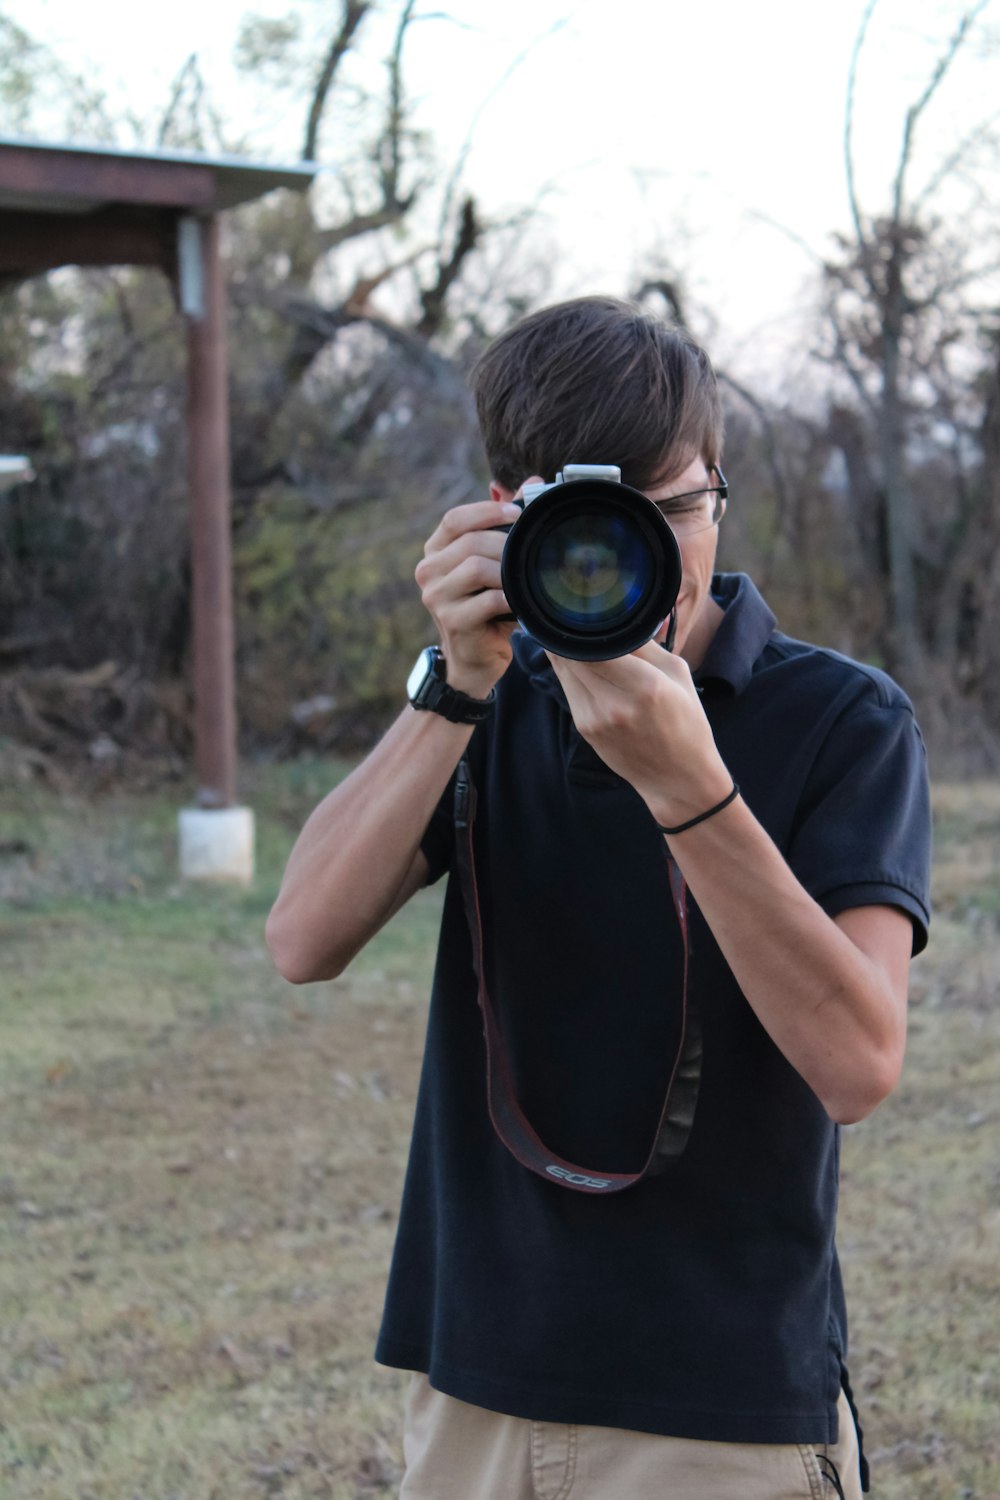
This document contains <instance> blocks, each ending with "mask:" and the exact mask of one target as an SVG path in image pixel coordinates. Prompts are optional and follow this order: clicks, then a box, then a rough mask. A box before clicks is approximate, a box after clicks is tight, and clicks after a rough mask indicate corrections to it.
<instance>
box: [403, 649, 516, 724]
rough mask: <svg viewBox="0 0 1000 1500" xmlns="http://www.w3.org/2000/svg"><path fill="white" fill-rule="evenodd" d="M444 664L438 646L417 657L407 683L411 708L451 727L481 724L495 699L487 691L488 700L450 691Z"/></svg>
mask: <svg viewBox="0 0 1000 1500" xmlns="http://www.w3.org/2000/svg"><path fill="white" fill-rule="evenodd" d="M446 671H447V664H446V662H445V659H444V653H443V652H442V650H441V648H440V646H428V647H427V648H426V649H425V650H424V651H422V652H421V653H420V656H419V657H418V659H417V665H416V666H415V667H414V669H413V673H412V674H411V677H410V682H409V683H408V685H407V687H408V696H409V699H410V703H411V704H412V705H413V707H414V708H417V709H426V710H428V711H429V712H430V713H434V714H440V715H441V717H442V718H443V719H448V720H450V721H451V723H452V724H481V723H482V722H483V720H484V719H488V718H489V716H490V714H491V713H492V712H493V703H494V700H495V698H496V692H495V690H494V689H492V688H491V689H490V695H489V697H488V698H471V697H470V696H469V694H468V693H463V692H461V691H460V690H459V689H458V688H453V687H452V686H451V684H450V683H449V682H448V681H447V680H446V676H445V673H446ZM415 679H416V681H415Z"/></svg>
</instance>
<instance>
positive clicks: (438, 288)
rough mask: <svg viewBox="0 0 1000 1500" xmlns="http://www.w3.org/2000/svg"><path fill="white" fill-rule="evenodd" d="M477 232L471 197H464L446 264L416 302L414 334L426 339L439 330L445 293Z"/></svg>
mask: <svg viewBox="0 0 1000 1500" xmlns="http://www.w3.org/2000/svg"><path fill="white" fill-rule="evenodd" d="M481 233H482V228H481V226H480V223H479V220H478V219H477V218H476V205H475V203H474V202H473V200H472V199H471V198H466V200H465V202H464V203H463V204H462V216H461V220H460V222H459V229H458V235H457V237H456V239H455V247H454V249H453V250H452V252H451V255H450V256H449V257H448V259H447V260H446V261H439V262H438V277H437V281H436V282H435V283H434V285H433V286H432V287H430V288H428V290H427V291H425V292H423V293H421V297H420V302H421V305H422V307H423V310H424V311H423V316H422V317H421V319H420V321H419V323H418V324H417V333H419V334H422V335H423V337H424V338H430V337H431V335H432V334H435V333H438V332H439V331H440V329H441V325H442V323H443V322H444V317H445V306H446V302H447V297H448V293H449V291H450V290H451V287H452V286H453V285H454V283H455V281H456V280H457V279H458V276H459V273H460V272H461V269H462V266H463V265H464V263H465V261H466V260H467V259H468V257H469V256H470V255H471V254H472V252H473V250H475V248H476V245H477V244H478V243H479V237H480V235H481Z"/></svg>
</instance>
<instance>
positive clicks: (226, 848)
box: [177, 807, 254, 885]
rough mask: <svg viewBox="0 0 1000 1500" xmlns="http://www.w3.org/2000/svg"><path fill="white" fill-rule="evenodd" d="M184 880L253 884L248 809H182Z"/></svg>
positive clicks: (251, 829) (251, 825) (251, 820)
mask: <svg viewBox="0 0 1000 1500" xmlns="http://www.w3.org/2000/svg"><path fill="white" fill-rule="evenodd" d="M177 822H178V833H179V839H180V865H181V875H182V877H183V878H184V879H185V880H217V881H222V882H225V881H230V882H233V883H234V884H239V885H249V884H250V882H251V881H252V880H253V864H254V817H253V809H252V808H249V807H211V808H205V807H184V808H181V811H180V813H179V814H178V819H177Z"/></svg>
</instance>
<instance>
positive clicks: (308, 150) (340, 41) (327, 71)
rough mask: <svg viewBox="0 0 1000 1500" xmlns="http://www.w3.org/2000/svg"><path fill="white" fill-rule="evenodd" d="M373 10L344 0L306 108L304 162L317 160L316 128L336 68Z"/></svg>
mask: <svg viewBox="0 0 1000 1500" xmlns="http://www.w3.org/2000/svg"><path fill="white" fill-rule="evenodd" d="M371 8H372V0H344V14H343V17H342V19H341V23H340V30H339V31H338V32H337V34H336V36H335V37H334V38H333V41H332V42H331V43H330V49H329V51H328V52H327V54H326V58H325V59H324V62H323V66H322V68H321V69H320V74H319V77H318V79H317V80H316V87H315V88H314V89H313V96H312V101H311V103H310V105H309V118H308V121H307V122H306V133H305V139H304V140H303V143H302V158H303V160H304V161H313V160H315V157H316V149H317V143H318V140H319V128H320V125H321V123H322V120H323V112H324V110H325V109H326V103H327V99H328V98H329V95H330V88H331V86H332V84H333V80H334V78H335V77H336V73H337V69H338V68H339V66H340V64H341V62H342V61H343V59H344V57H345V55H346V54H347V53H348V52H349V51H350V48H351V43H352V42H353V40H354V34H355V32H356V31H357V29H358V27H359V26H360V25H361V22H362V21H363V20H364V18H365V16H366V15H367V13H368V11H370V10H371Z"/></svg>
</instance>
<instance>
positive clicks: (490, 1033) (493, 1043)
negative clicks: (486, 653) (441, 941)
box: [454, 758, 702, 1193]
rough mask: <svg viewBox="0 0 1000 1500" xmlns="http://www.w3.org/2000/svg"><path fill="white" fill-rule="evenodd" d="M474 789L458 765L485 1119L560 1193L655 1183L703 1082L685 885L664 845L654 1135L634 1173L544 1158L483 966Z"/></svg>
mask: <svg viewBox="0 0 1000 1500" xmlns="http://www.w3.org/2000/svg"><path fill="white" fill-rule="evenodd" d="M475 817H476V788H475V783H474V782H473V780H472V772H471V770H470V767H469V764H468V761H467V760H466V759H464V758H463V759H462V761H461V762H460V764H459V767H458V771H457V773H456V778H455V806H454V821H455V859H456V867H457V871H458V877H459V881H460V884H461V889H462V899H463V903H464V906H465V916H466V921H467V922H468V925H469V934H470V936H471V939H472V963H473V968H474V970H475V974H476V980H477V983H478V986H479V994H478V999H479V1009H480V1012H481V1014H482V1023H483V1036H484V1038H485V1041H486V1094H487V1103H488V1106H489V1113H490V1119H491V1121H492V1122H493V1128H494V1130H495V1131H496V1133H497V1135H498V1136H499V1137H500V1139H501V1140H502V1141H503V1143H504V1145H505V1146H506V1147H507V1150H508V1151H510V1152H511V1153H512V1155H513V1156H515V1157H516V1158H517V1160H518V1161H519V1162H520V1163H521V1165H522V1166H525V1167H527V1168H528V1169H529V1171H532V1172H535V1173H536V1174H537V1175H538V1176H539V1177H544V1178H545V1179H546V1180H547V1181H548V1182H553V1183H555V1184H557V1186H559V1187H564V1188H571V1189H573V1191H575V1192H578V1193H620V1192H621V1191H622V1190H623V1189H624V1188H628V1187H631V1186H632V1185H633V1183H636V1182H641V1181H642V1179H643V1178H644V1177H654V1176H656V1175H657V1174H658V1173H660V1172H663V1171H664V1170H665V1169H666V1168H667V1167H669V1166H670V1164H671V1163H672V1162H674V1161H676V1160H677V1158H678V1157H679V1156H680V1154H681V1152H682V1151H683V1150H684V1147H685V1146H686V1145H687V1140H688V1136H689V1135H690V1132H691V1125H692V1122H693V1120H694V1110H695V1105H696V1103H697V1100H698V1085H699V1082H700V1079H701V1054H702V1047H701V1027H700V1024H699V1020H698V1014H697V1007H696V1005H695V1003H694V999H693V997H692V996H690V995H689V994H688V965H689V952H688V911H687V886H686V884H685V881H684V877H683V876H682V875H681V872H680V870H679V869H678V868H677V863H676V861H675V860H674V859H673V858H671V856H670V854H669V852H668V851H667V847H666V844H664V853H665V855H666V859H667V866H668V873H669V877H670V891H671V895H672V897H673V903H674V910H675V911H676V913H677V920H678V922H679V924H680V931H681V941H682V945H683V952H684V979H683V985H682V989H681V1030H680V1040H679V1042H678V1046H677V1052H676V1055H675V1057H674V1059H673V1062H672V1065H671V1066H670V1068H669V1081H668V1084H667V1092H666V1096H665V1097H664V1100H663V1108H662V1110H661V1111H660V1120H659V1124H658V1126H657V1129H656V1135H655V1137H654V1140H653V1144H652V1147H651V1148H650V1151H649V1155H648V1156H647V1158H646V1164H645V1166H644V1167H643V1168H642V1170H641V1171H639V1172H602V1171H599V1170H595V1169H594V1168H592V1167H581V1166H577V1165H576V1163H574V1162H570V1161H566V1160H564V1158H563V1157H561V1156H557V1155H556V1153H555V1152H554V1151H550V1150H549V1148H548V1146H546V1145H545V1143H544V1142H543V1141H542V1140H540V1139H539V1136H538V1134H537V1132H536V1131H535V1129H534V1128H533V1126H532V1125H531V1124H530V1122H529V1121H528V1120H527V1118H526V1117H525V1115H524V1113H523V1111H522V1109H521V1106H520V1104H519V1103H518V1100H517V1094H516V1091H515V1087H514V1076H513V1071H512V1069H511V1065H510V1058H509V1055H508V1052H507V1044H506V1042H505V1041H504V1037H503V1032H502V1031H501V1029H500V1025H499V1022H498V1021H497V1017H496V1013H495V1011H494V1009H493V1004H492V1001H491V1000H490V997H489V994H488V993H487V989H486V977H485V972H484V962H483V921H482V913H481V911H480V905H479V886H478V882H477V880H476V865H475V855H474V847H473V839H472V834H473V825H474V823H475Z"/></svg>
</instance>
